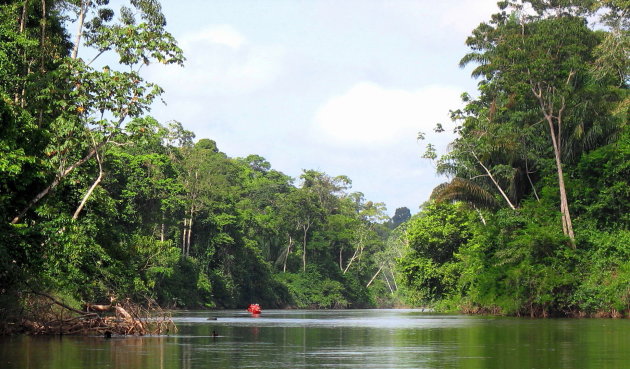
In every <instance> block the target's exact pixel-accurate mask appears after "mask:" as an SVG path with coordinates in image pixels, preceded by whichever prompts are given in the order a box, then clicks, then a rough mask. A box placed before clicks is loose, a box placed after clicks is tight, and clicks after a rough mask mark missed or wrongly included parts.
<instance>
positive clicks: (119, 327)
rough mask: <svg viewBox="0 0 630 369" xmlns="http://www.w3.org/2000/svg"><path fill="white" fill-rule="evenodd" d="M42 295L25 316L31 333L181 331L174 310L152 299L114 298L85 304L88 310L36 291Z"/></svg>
mask: <svg viewBox="0 0 630 369" xmlns="http://www.w3.org/2000/svg"><path fill="white" fill-rule="evenodd" d="M33 294H34V295H36V296H38V297H39V298H33V299H32V300H31V305H32V306H31V309H29V310H31V314H29V315H30V316H29V317H25V318H24V319H23V320H22V327H23V328H24V330H25V331H26V332H27V333H30V334H62V335H102V336H104V337H111V336H112V335H139V336H142V335H146V334H168V333H173V332H176V331H177V327H176V326H175V324H174V323H173V321H172V319H171V317H170V314H168V313H167V312H165V311H164V310H162V309H161V308H160V307H159V306H158V305H157V304H155V303H154V302H152V301H147V304H146V306H141V305H138V304H134V303H132V302H130V301H129V300H126V301H125V302H123V303H115V301H111V303H110V304H109V305H98V304H90V303H88V304H85V305H84V308H85V311H82V310H78V309H75V308H73V307H71V306H69V305H67V304H65V303H63V302H62V301H59V300H57V299H56V298H54V297H53V296H51V295H49V294H46V293H42V292H33Z"/></svg>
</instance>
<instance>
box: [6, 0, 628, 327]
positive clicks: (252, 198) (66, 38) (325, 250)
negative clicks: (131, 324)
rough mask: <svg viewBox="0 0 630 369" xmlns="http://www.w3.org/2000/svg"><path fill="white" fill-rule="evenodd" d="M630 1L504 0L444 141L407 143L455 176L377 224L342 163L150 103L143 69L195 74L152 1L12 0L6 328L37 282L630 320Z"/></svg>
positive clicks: (36, 307) (88, 289) (85, 296)
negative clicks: (249, 139)
mask: <svg viewBox="0 0 630 369" xmlns="http://www.w3.org/2000/svg"><path fill="white" fill-rule="evenodd" d="M629 9H630V5H629V3H628V1H627V0H601V1H595V0H579V1H539V0H527V1H514V2H511V1H503V2H499V3H498V8H497V13H496V14H495V15H493V17H492V18H491V19H489V20H488V21H487V22H486V23H482V24H480V25H479V26H478V27H477V28H476V29H474V30H472V32H471V35H470V37H469V38H468V39H467V40H466V43H467V45H468V47H469V49H470V53H468V54H466V55H463V56H462V59H461V61H460V63H461V65H462V66H473V68H474V69H473V78H476V79H477V80H478V90H477V91H475V92H471V93H464V94H463V95H462V100H463V107H462V108H459V109H457V108H455V107H454V109H453V110H452V111H451V117H452V121H451V122H449V123H442V124H438V125H437V126H436V128H435V130H436V132H442V131H447V130H448V131H452V132H454V133H455V135H456V138H455V140H454V141H453V142H452V143H451V145H450V146H449V151H448V152H447V153H445V154H441V153H437V152H436V150H435V147H434V146H433V144H431V143H428V144H427V150H426V152H425V153H424V154H423V153H421V152H419V153H418V156H422V157H423V158H425V160H429V161H431V162H432V163H433V164H434V165H435V168H436V171H437V173H438V174H440V175H443V176H444V178H445V179H446V180H445V183H443V184H442V185H439V186H438V187H436V188H435V189H434V191H433V194H432V196H431V198H430V199H418V204H417V205H418V206H419V211H418V212H417V213H416V214H413V215H412V213H411V211H410V210H409V209H408V208H405V207H402V208H398V209H396V211H395V213H394V216H393V217H389V216H388V215H387V214H388V213H387V208H386V205H385V204H384V203H380V202H373V201H370V200H369V199H367V198H365V195H364V194H363V193H361V192H359V191H356V190H353V188H352V179H351V178H348V177H347V176H345V175H343V174H338V173H335V174H329V173H325V172H323V171H320V170H314V169H305V170H303V172H302V173H301V174H300V175H299V176H298V177H297V178H292V177H290V176H288V175H286V174H284V173H282V172H280V171H278V170H276V169H274V168H273V166H272V163H270V162H269V161H267V160H266V159H265V158H264V157H262V156H260V155H256V154H251V155H249V156H246V157H229V156H228V155H227V154H225V153H224V152H222V151H221V142H215V141H214V140H213V139H212V138H205V137H200V138H197V137H195V133H194V132H191V131H189V130H187V129H186V128H185V126H186V122H183V123H181V122H178V121H169V122H159V121H157V120H156V119H155V118H153V117H152V116H151V115H150V112H151V106H152V104H154V103H155V102H156V101H158V100H159V99H160V96H161V95H162V93H163V90H162V89H161V87H160V86H158V85H156V84H154V83H152V82H151V81H147V80H145V79H144V77H143V75H142V73H141V72H140V70H141V67H142V66H143V65H148V64H151V63H162V64H173V65H174V66H175V67H177V66H182V65H183V66H184V67H185V56H184V55H183V53H182V50H181V49H180V48H179V46H178V43H177V40H175V38H174V37H173V36H172V35H171V34H170V33H169V32H168V31H167V26H166V19H165V17H164V15H163V14H162V12H161V8H160V4H159V3H158V2H157V1H154V0H146V1H143V0H131V1H129V4H127V5H126V6H123V7H122V8H120V10H119V9H114V8H113V7H112V6H110V5H109V2H108V1H106V0H98V1H79V0H54V1H53V0H48V1H42V2H34V1H16V0H11V1H5V2H3V3H2V4H0V40H1V42H0V215H1V216H2V221H1V222H0V315H1V316H2V318H0V321H1V325H0V331H2V332H4V333H11V332H14V331H20V329H21V328H19V325H20V322H23V321H24V317H25V316H27V315H28V316H29V319H31V320H33V319H36V316H37V314H38V313H41V310H42V309H44V308H45V307H46V306H49V305H46V303H43V302H42V301H40V300H41V299H42V298H43V297H42V296H48V297H50V299H48V300H53V301H57V302H63V304H64V305H66V306H69V307H73V308H75V309H81V306H84V305H85V304H90V303H111V302H112V301H126V300H128V301H135V302H137V303H139V304H144V303H147V302H148V301H150V302H151V303H152V304H153V303H155V304H159V305H160V306H162V307H165V308H206V309H221V308H245V307H246V306H247V305H248V304H250V303H252V302H256V303H259V304H261V305H262V306H263V307H268V308H316V309H325V308H326V309H329V308H335V309H341V308H369V307H402V306H410V307H419V306H423V307H424V306H430V307H432V308H434V309H437V310H441V311H460V312H466V313H483V314H500V315H514V316H532V317H550V316H565V317H585V316H597V317H627V316H629V315H630V228H629V226H630V206H629V205H630V186H629V185H628V179H629V178H630V132H629V131H628V127H627V121H628V115H627V114H628V109H629V107H630V105H629V102H630V100H629V98H628V83H629V81H630V80H629V73H628V72H629V65H630V62H629V58H628V53H629V51H628V50H629V45H630V39H629V28H628V26H629V24H630V23H629V18H628V11H629ZM70 26H72V27H73V28H72V29H70ZM74 27H76V28H77V29H76V30H75V28H74ZM106 55H109V57H110V58H111V59H107V60H115V61H116V65H114V64H109V65H103V64H102V63H101V64H99V62H100V61H101V60H102V59H101V58H104V57H106ZM453 62H454V63H456V62H457V60H455V61H453ZM97 65H98V67H97ZM423 138H424V134H423V133H422V132H420V133H419V135H418V139H419V140H420V141H422V139H423ZM44 300H46V299H45V298H44ZM48 300H46V301H48ZM49 302H50V301H49Z"/></svg>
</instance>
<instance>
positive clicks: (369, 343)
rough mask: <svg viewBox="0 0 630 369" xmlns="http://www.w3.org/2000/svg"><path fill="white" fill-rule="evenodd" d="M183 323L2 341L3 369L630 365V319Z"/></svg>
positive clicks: (416, 317)
mask: <svg viewBox="0 0 630 369" xmlns="http://www.w3.org/2000/svg"><path fill="white" fill-rule="evenodd" d="M208 317H217V318H218V319H217V320H207V318H208ZM176 323H177V325H178V327H179V332H178V333H176V334H172V335H169V336H159V337H124V338H123V337H115V338H112V339H109V340H106V339H104V338H101V337H24V336H22V337H12V338H0V368H6V369H9V368H20V369H22V368H51V369H52V368H54V369H61V368H63V369H71V368H96V369H103V368H125V369H139V368H160V369H189V368H271V369H280V368H472V369H474V368H501V369H504V368H552V369H556V368H630V320H594V319H582V320H569V319H566V320H565V319H558V320H552V319H547V320H530V319H515V318H492V317H470V316H460V315H438V314H431V313H422V312H420V311H417V310H346V311H303V310H295V311H271V310H265V311H263V314H262V315H261V316H260V317H258V318H254V317H251V316H250V315H249V314H248V313H247V312H245V311H221V312H185V313H180V314H179V316H177V317H176ZM214 331H216V332H217V334H219V336H218V337H213V332H214Z"/></svg>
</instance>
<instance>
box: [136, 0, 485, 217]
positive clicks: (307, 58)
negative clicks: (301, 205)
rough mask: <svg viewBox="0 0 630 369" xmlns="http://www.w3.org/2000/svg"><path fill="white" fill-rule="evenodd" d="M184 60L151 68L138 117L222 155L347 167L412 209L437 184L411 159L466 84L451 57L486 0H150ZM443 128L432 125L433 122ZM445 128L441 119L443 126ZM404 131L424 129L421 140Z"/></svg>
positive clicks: (370, 190) (285, 166)
mask: <svg viewBox="0 0 630 369" xmlns="http://www.w3.org/2000/svg"><path fill="white" fill-rule="evenodd" d="M162 6H163V11H164V14H165V15H166V17H167V20H168V29H169V31H171V33H173V34H174V36H175V37H176V38H177V40H178V41H179V43H180V46H181V47H182V48H183V50H184V53H185V56H186V59H187V61H186V63H185V67H184V68H179V67H174V66H168V67H166V66H152V67H150V68H148V70H147V71H146V74H145V77H146V78H147V79H148V80H152V81H155V82H157V83H158V84H160V85H161V86H162V87H164V88H165V90H166V93H165V95H164V99H165V100H166V102H167V105H166V106H163V105H157V106H155V108H154V109H153V112H152V114H153V115H154V116H155V117H156V118H158V120H160V121H162V122H167V121H169V120H177V121H180V122H182V124H183V125H184V127H186V128H187V129H189V130H191V131H193V132H194V133H195V134H196V136H197V139H200V138H210V139H213V140H215V141H216V142H217V145H218V147H219V149H220V150H221V151H223V152H225V153H226V154H228V155H229V156H231V157H244V156H247V155H249V154H258V155H261V156H263V157H264V158H266V159H267V160H268V161H269V162H270V163H271V165H272V167H273V168H274V169H276V170H279V171H282V172H284V173H286V174H288V175H290V176H292V177H298V176H299V175H300V173H301V172H302V170H303V169H316V170H320V171H323V172H326V173H327V174H329V175H331V176H336V175H342V174H343V175H347V176H349V177H350V178H351V179H352V181H353V188H352V190H353V191H360V192H362V193H364V194H365V197H366V199H367V200H371V201H375V202H385V204H386V205H387V208H388V213H389V214H390V215H392V214H393V213H394V210H395V209H396V208H398V207H402V206H406V207H408V208H409V209H410V210H411V211H412V213H415V212H417V211H418V207H419V206H420V204H422V203H423V202H424V201H426V200H427V199H428V197H429V195H430V193H431V190H432V189H433V187H435V186H436V185H437V184H439V183H441V182H444V181H445V180H446V179H445V178H437V177H436V175H435V169H434V168H433V166H432V164H431V163H430V162H429V161H427V160H425V159H422V158H421V157H420V156H421V155H422V153H423V152H424V145H425V144H426V142H427V141H428V142H433V143H437V144H438V145H439V148H441V150H444V147H445V146H446V143H447V142H448V141H449V140H450V139H451V138H452V137H449V136H448V135H446V134H441V135H437V134H434V133H433V131H432V129H433V127H435V124H436V123H438V122H441V123H449V119H448V111H449V109H454V108H457V107H459V106H460V105H461V103H460V98H459V96H460V95H461V93H462V92H469V93H473V94H474V91H475V86H476V83H477V81H475V80H473V79H471V78H470V70H469V69H460V68H459V67H458V62H459V59H460V58H461V57H462V56H463V55H464V54H465V53H466V52H467V48H466V46H465V40H466V37H467V36H468V35H469V34H470V31H471V30H472V29H474V28H475V27H476V26H477V25H478V24H479V22H481V21H485V20H487V19H489V16H490V14H492V13H493V12H494V11H495V10H496V0H441V1H434V0H431V1H429V0H415V1H412V0H387V1H385V0H383V1H377V0H330V1H326V0H301V1H300V0H258V1H255V0H229V1H228V0H222V1H207V0H163V1H162ZM445 125H446V124H445ZM447 126H448V127H451V126H450V125H447ZM418 131H423V132H425V133H427V140H426V141H425V142H424V143H422V142H421V143H418V142H417V141H416V137H417V133H418Z"/></svg>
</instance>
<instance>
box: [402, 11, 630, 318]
mask: <svg viewBox="0 0 630 369" xmlns="http://www.w3.org/2000/svg"><path fill="white" fill-rule="evenodd" d="M499 8H500V11H499V13H497V14H495V15H494V16H493V17H492V19H491V20H490V21H489V22H488V23H482V24H481V25H479V27H477V28H476V29H475V30H474V31H473V33H472V35H471V36H470V37H469V38H468V40H467V44H468V46H469V47H470V49H471V52H470V53H469V54H468V55H465V56H464V58H463V59H462V61H461V64H462V66H465V65H468V64H472V65H474V66H475V68H474V70H473V76H475V77H478V78H479V79H480V82H479V89H478V96H477V97H474V98H473V97H471V96H470V95H467V94H465V95H464V96H463V100H464V103H465V107H464V108H463V109H459V110H455V111H452V112H451V115H452V119H453V122H454V125H455V128H454V130H455V133H456V134H457V138H456V139H455V141H454V142H452V144H451V146H450V151H449V153H447V154H446V155H443V156H441V157H438V156H437V155H436V153H435V151H434V149H433V147H432V146H428V150H427V152H426V154H425V155H424V156H425V157H426V158H429V159H432V160H435V161H436V167H437V170H438V172H439V173H442V174H446V175H448V176H449V177H450V181H449V182H447V183H444V184H442V185H440V186H438V187H437V188H435V189H434V191H433V194H432V196H431V201H430V202H428V203H426V204H425V205H424V206H423V209H422V211H421V212H420V213H419V214H417V215H416V216H414V217H413V218H412V219H411V221H410V222H409V223H408V224H406V225H405V226H406V227H407V232H406V233H405V234H404V237H405V240H406V241H407V243H408V247H407V248H406V250H405V251H404V253H405V254H404V256H403V257H402V258H400V259H399V268H400V272H401V279H402V281H403V285H404V287H405V289H406V298H407V299H408V301H410V302H412V303H416V304H418V303H432V304H434V305H435V306H436V307H437V308H439V309H444V310H460V311H467V312H489V313H496V314H510V315H527V316H623V315H625V316H628V315H630V229H629V226H630V217H629V214H630V206H629V205H630V186H629V185H628V179H629V178H630V132H629V131H628V126H627V123H628V108H629V106H630V105H629V102H630V100H629V98H628V82H629V81H630V79H629V73H628V72H629V65H630V59H629V58H628V56H629V53H630V51H629V50H630V49H629V46H630V39H629V28H628V26H629V25H630V19H629V18H628V15H629V14H628V12H629V11H630V3H629V2H628V1H625V0H621V1H614V0H613V1H588V0H585V1H562V0H560V1H539V0H531V1H522V2H507V1H505V2H499ZM444 129H445V127H444V126H443V125H441V124H440V125H438V127H437V128H436V130H438V131H441V130H444Z"/></svg>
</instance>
